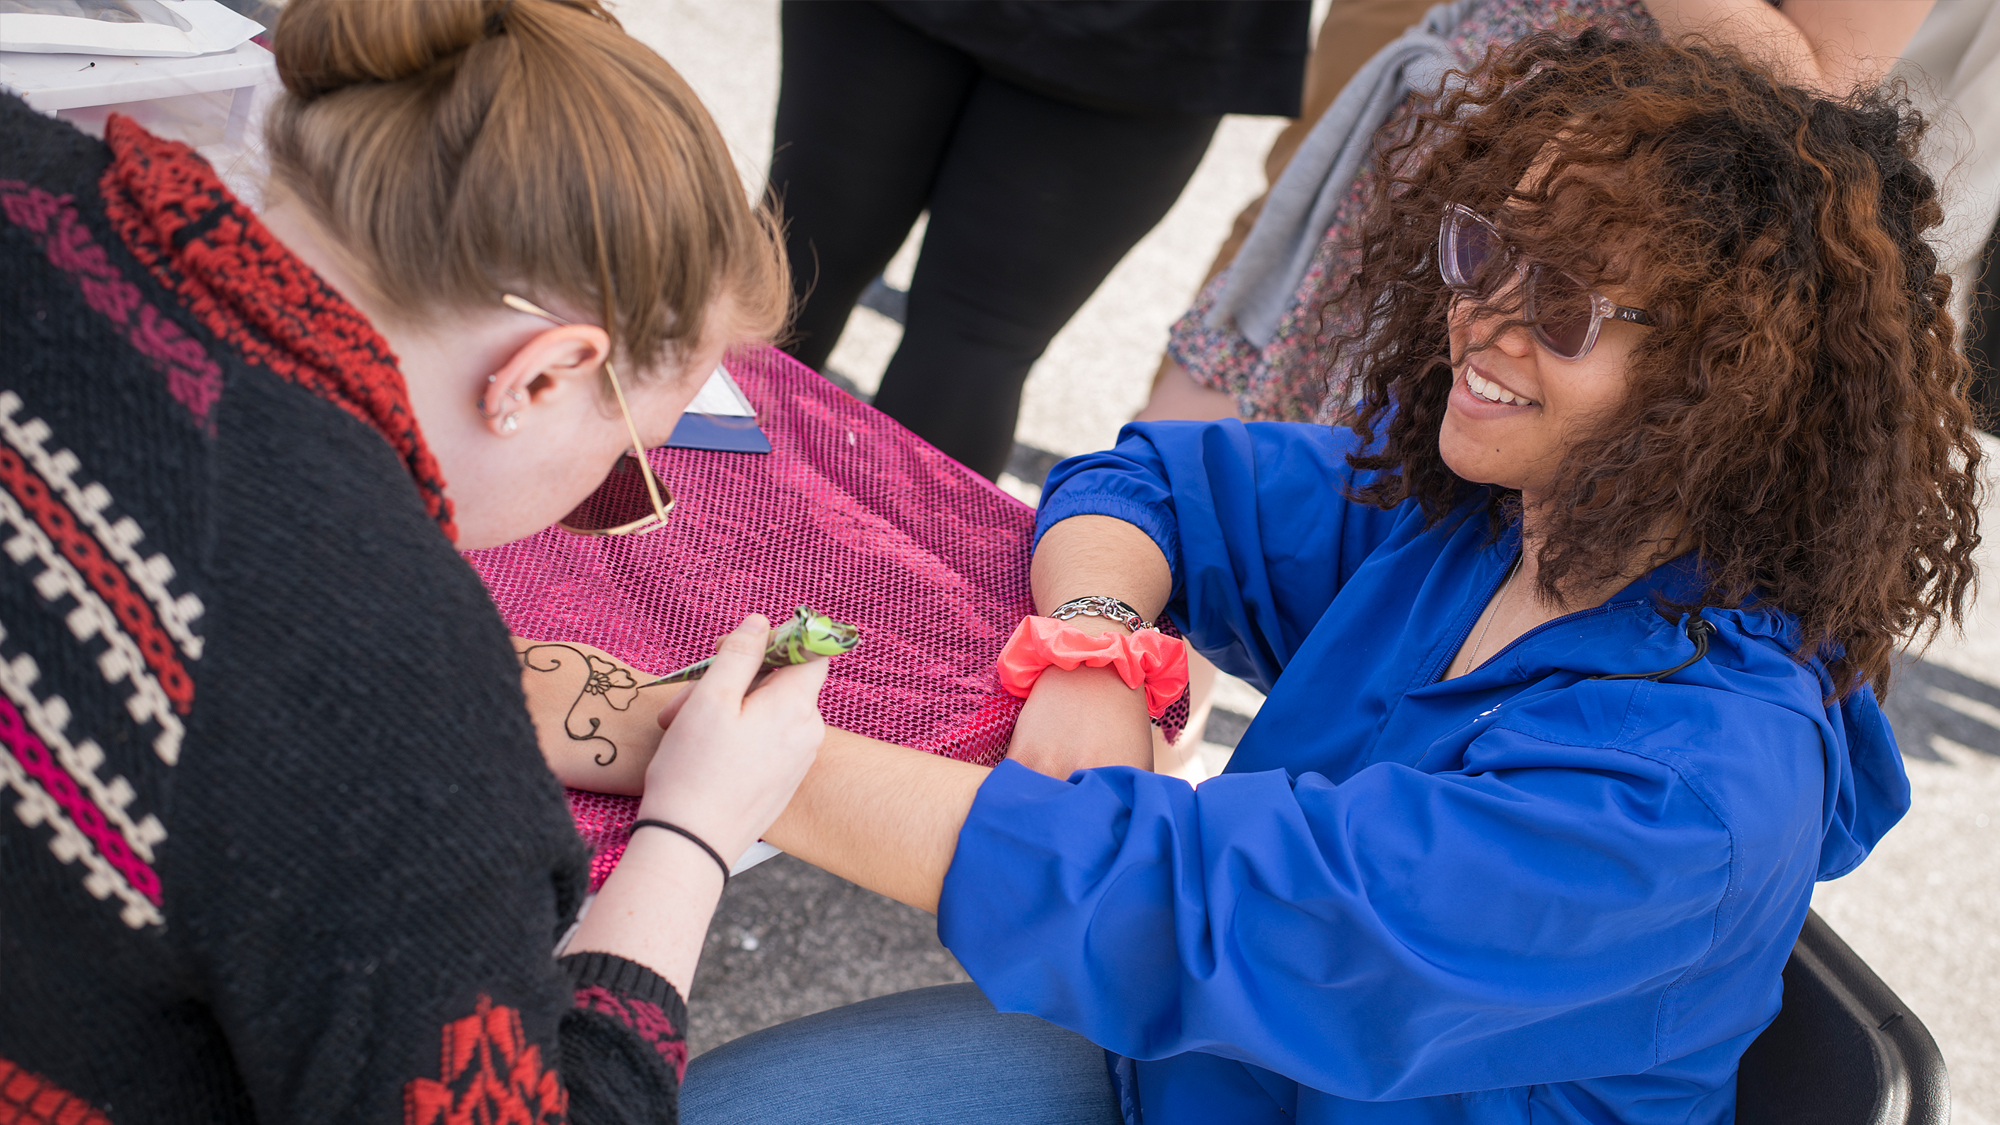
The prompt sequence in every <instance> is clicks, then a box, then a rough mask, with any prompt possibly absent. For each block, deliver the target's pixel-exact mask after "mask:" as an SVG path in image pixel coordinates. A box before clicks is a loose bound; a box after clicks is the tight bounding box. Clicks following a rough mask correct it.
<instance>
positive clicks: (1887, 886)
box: [620, 0, 2000, 1125]
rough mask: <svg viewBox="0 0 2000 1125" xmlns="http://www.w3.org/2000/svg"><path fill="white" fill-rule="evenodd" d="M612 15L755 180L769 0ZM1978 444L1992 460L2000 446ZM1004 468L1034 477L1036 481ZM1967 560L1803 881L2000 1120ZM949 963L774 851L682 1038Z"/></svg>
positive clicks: (1106, 315) (852, 344)
mask: <svg viewBox="0 0 2000 1125" xmlns="http://www.w3.org/2000/svg"><path fill="white" fill-rule="evenodd" d="M620 14H621V17H622V18H623V19H624V20H625V22H626V25H627V26H628V27H629V28H631V29H632V30H633V32H634V33H635V34H637V35H638V36H639V37H640V38H642V39H644V40H646V41H647V42H648V43H650V44H652V45H653V46H654V47H655V48H656V49H658V50H660V52H661V53H662V54H664V55H665V56H666V57H667V58H668V59H669V60H670V61H672V62H673V63H674V65H675V66H676V67H678V68H679V69H680V70H681V72H682V74H683V75H684V76H686V78H687V79H688V81H689V83H690V84H691V85H692V86H693V87H694V88H695V90H696V91H697V92H698V93H699V94H700V95H701V96H702V98H703V100H704V101H705V102H707V104H708V106H709V108H710V110H711V112H713V113H714V115H715V117H716V119H717V121H718V123H719V125H720V126H721V128H722V130H723V133H724V135H725V136H726V137H727V138H728V139H729V141H730V142H731V144H732V146H733V147H734V148H735V150H736V152H737V154H738V162H739V166H740V167H741V168H742V169H743V171H744V173H745V178H746V181H748V182H750V183H752V184H761V183H762V179H763V170H764V165H765V163H766V161H767V160H768V154H769V149H770V130H771V118H772V112H773V109H774V107H775V105H776V97H777V76H778V42H777V5H776V3H775V2H773V0H628V2H627V3H625V4H623V5H622V6H621V7H620ZM1279 126H1280V123H1279V122H1277V121H1275V120H1271V119H1250V118H1231V119H1229V120H1227V121H1226V122H1225V123H1224V125H1223V127H1222V129H1221V130H1220V131H1219V132H1218V134H1217V136H1216V140H1215V143H1214V145H1213V147H1212V148H1211V149H1210V152H1209V154H1208V157H1207V158H1206V159H1205V160H1204V161H1203V163H1202V165H1201V167H1200V169H1199V170H1198V171H1197V172H1196V174H1195V178H1194V180H1193V181H1192V182H1191V183H1190V184H1189V186H1188V189H1187V191H1186V193H1185V194H1184V195H1183V196H1182V198H1181V200H1180V202H1179V203H1178V204H1177V205H1176V206H1175V207H1174V209H1173V210H1172V211H1171V212H1170V213H1169V214H1168V216H1167V218H1166V219H1165V220H1164V221H1163V222H1162V223H1161V224H1160V226H1159V227H1158V228H1157V229H1156V230H1155V231H1154V232H1153V233H1152V234H1151V235H1150V236H1148V237H1147V239H1146V240H1145V241H1143V242H1142V243H1141V244H1140V245H1139V246H1138V247H1136V248H1135V249H1134V250H1133V251H1132V252H1131V253H1130V254H1129V255H1128V256H1127V257H1126V259H1125V261H1124V262H1123V263H1121V264H1120V265H1119V267H1118V268H1117V270H1116V271H1114V272H1113V274H1112V276H1111V277H1110V279H1109V280H1108V281H1107V282H1106V283H1105V285H1104V286H1103V288H1102V289H1101V290H1100V291H1099V292H1098V293H1097V295H1096V296H1094V297H1093V298H1092V299H1091V300H1090V302H1089V303H1088V304H1086V305H1085V307H1084V309H1083V311H1082V312H1081V313H1080V314H1079V315H1078V316H1077V318H1076V319H1075V320H1074V321H1073V322H1071V324H1070V325H1069V327H1068V328H1066V329H1065V330H1064V331H1063V333H1062V334H1061V335H1060V336H1058V337H1057V338H1056V341H1055V343H1054V345H1053V346H1052V347H1051V348H1050V349H1049V352H1048V354H1047V355H1046V356H1045V357H1044V358H1043V360H1042V361H1041V363H1040V364H1038V365H1037V366H1036V368H1035V370H1034V373H1033V375H1031V377H1030V378H1029V381H1028V387H1027V392H1026V399H1025V403H1024V407H1023V411H1022V418H1021V424H1020V428H1019V430H1018V437H1019V438H1020V440H1022V441H1023V442H1025V443H1027V444H1028V445H1030V446H1034V447H1036V448H1039V449H1043V450H1048V451H1052V452H1055V453H1059V454H1065V455H1067V454H1071V453H1079V452H1084V451H1087V450H1090V449H1097V448H1102V447H1104V446H1106V445H1108V444H1110V442H1111V440H1112V438H1113V436H1114V435H1115V434H1116V432H1117V429H1118V427H1119V425H1120V424H1122V423H1123V422H1124V420H1125V419H1127V418H1129V417H1130V416H1131V414H1132V413H1133V412H1134V411H1135V410H1136V409H1137V408H1138V406H1139V405H1140V403H1141V402H1142V401H1143V400H1144V398H1145V394H1146V390H1147V388H1148V385H1149V381H1150V379H1151V376H1152V372H1153V368H1154V365H1155V363H1156V362H1157V360H1158V357H1159V353H1160V348H1161V345H1162V343H1163V341H1164V339H1165V333H1166V327H1167V325H1168V324H1169V323H1171V322H1172V320H1173V318H1174V317H1176V316H1177V315H1178V314H1179V313H1180V312H1181V310H1182V309H1183V308H1184V307H1185V306H1186V304H1187V302H1188V300H1189V298H1190V297H1191V296H1192V294H1193V292H1194V289H1195V286H1196V285H1197V283H1198V282H1199V280H1200V277H1201V274H1202V271H1203V269H1204V268H1205V267H1206V265H1207V263H1208V261H1209V258H1210V256H1211V255H1212V253H1213V251H1214V248H1215V246H1216V245H1217V244H1219V242H1220V241H1221V239H1222V236H1223V234H1224V232H1225V231H1226V229H1227V227H1228V224H1229V221H1230V219H1231V218H1232V217H1233V216H1234V214H1235V212H1236V210H1237V209H1238V208H1239V207H1240V206H1241V205H1242V204H1243V203H1244V202H1246V201H1247V200H1248V199H1249V198H1251V197H1252V196H1254V195H1255V194H1256V193H1257V192H1259V191H1260V190H1261V189H1262V182H1261V161H1262V157H1263V151H1264V148H1265V146H1266V145H1268V143H1269V141H1270V138H1271V136H1272V135H1273V134H1274V133H1275V132H1276V131H1277V129H1278V128H1279ZM919 236H920V232H919ZM917 237H918V236H913V238H912V242H911V244H910V245H909V246H906V247H905V250H904V253H903V254H902V255H900V256H899V258H898V260H897V262H896V263H895V264H894V265H892V267H891V268H890V271H889V279H890V281H891V282H892V283H896V284H907V281H908V277H909V270H910V268H911V266H912V265H913V263H914V259H915V245H916V239H917ZM899 333H900V329H899V328H898V327H897V325H896V324H895V322H894V321H892V320H890V319H889V318H888V317H885V316H882V315H880V314H878V313H875V312H872V311H869V310H867V309H860V310H857V311H856V312H855V314H854V318H853V320H851V321H850V323H849V327H848V332H847V334H846V336H845V337H843V339H842V341H841V344H840V347H839V348H838V349H837V350H836V351H835V352H834V357H833V359H832V361H831V362H830V363H829V366H830V367H831V368H833V369H835V370H837V371H840V372H841V373H843V374H845V375H846V376H848V377H849V378H851V379H853V380H854V381H855V382H856V383H857V384H859V385H861V386H862V387H863V388H864V389H872V387H873V383H874V381H875V380H876V379H878V378H879V377H880V374H881V370H882V368H883V366H884V365H886V363H887V361H888V358H889V355H890V353H891V352H892V351H893V350H894V348H895V344H896V340H897V338H898V336H899ZM1989 449H1990V451H1991V452H1992V453H1993V454H1995V455H1996V458H2000V443H1993V444H1991V445H1989ZM1009 483H1010V486H1011V487H1013V488H1015V489H1016V491H1017V492H1018V493H1019V494H1021V495H1023V496H1024V497H1025V496H1032V495H1033V487H1032V482H1018V481H1015V482H1009ZM1986 513H1987V521H1986V525H1985V526H1986V528H1987V534H1988V538H1989V541H1992V540H1996V539H2000V497H1996V496H1995V495H1994V493H1993V492H1989V495H1988V501H1987V509H1986ZM1982 573H1984V574H1985V575H1986V576H1987V577H1988V583H1987V587H1988V588H1987V590H1986V591H1985V597H1984V598H1983V599H1982V600H1981V601H1980V603H1979V605H1978V608H1977V611H1976V613H1975V616H1974V619H1973V620H1972V621H1971V622H1970V623H1969V626H1968V629H1967V630H1966V633H1965V634H1964V635H1963V636H1952V637H1947V638H1945V639H1944V640H1942V641H1941V642H1940V643H1938V644H1937V645H1935V646H1933V648H1932V649H1931V650H1930V651H1929V652H1928V653H1927V654H1925V657H1924V659H1923V660H1921V661H1920V662H1918V663H1915V664H1913V665H1912V666H1911V667H1910V668H1909V669H1908V670H1907V672H1906V673H1905V675H1903V676H1902V677H1901V679H1900V680H1899V682H1898V687H1897V690H1896V691H1895V693H1894V694H1893V695H1892V697H1891V699H1890V700H1889V701H1888V704H1887V707H1888V710H1889V712H1890V715H1891V717H1892V720H1893V721H1894V722H1895V724H1896V728H1897V734H1898V738H1899V741H1900V742H1901V745H1902V746H1903V748H1904V753H1905V758H1906V761H1907V763H1908V767H1909V771H1910V776H1911V784H1912V788H1913V790H1914V794H1915V796H1914V800H1915V807H1914V808H1913V810H1912V812H1911V814H1910V816H1909V817H1908V819H1907V820H1906V821H1905V822H1904V823H1903V824H1902V825H1901V826H1899V827H1898V828H1897V829H1896V830H1895V831H1894V832H1892V833H1891V834H1890V835H1889V837H1888V838H1887V840H1885V841H1884V842H1883V844H1882V846H1881V847H1880V848H1878V849H1877V851H1876V854H1875V855H1874V856H1872V857H1871V858H1870V859H1869V860H1868V862H1867V863H1865V864H1863V865H1862V867H1861V868H1860V869H1859V870H1858V871H1857V872H1855V873H1854V874H1853V875H1850V876H1848V877H1846V878H1844V879H1841V880H1838V881H1835V882H1833V883H1828V884H1824V885H1822V886H1821V888H1820V890H1819V892H1818V894H1817V895H1816V896H1815V898H1814V905H1815V906H1816V907H1817V908H1818V910H1819V911H1820V912H1821V913H1822V914H1823V915H1824V916H1825V917H1826V919H1827V921H1828V922H1830V923H1831V924H1832V925H1833V927H1834V929H1835V930H1837V931H1838V932H1839V933H1840V934H1841V936H1842V937H1844V938H1845V939H1846V940H1847V941H1848V943H1849V944H1851V945H1852V946H1853V947H1854V948H1855V949H1856V950H1857V951H1858V952H1859V953H1860V954H1861V956H1862V957H1863V958H1864V959H1866V960H1867V961H1868V963H1869V964H1870V965H1871V966H1872V967H1873V968H1874V969H1875V971H1876V972H1877V973H1879V974H1880V975H1881V976H1882V977H1883V978H1884V979H1885V980H1886V981H1887V982H1888V983H1889V985H1890V986H1891V987H1893V988H1894V989H1895V990H1896V991H1897V992H1898V993H1899V994H1900V995H1901V996H1902V997H1903V999H1904V1000H1905V1001H1906V1002H1907V1003H1908V1004H1909V1005H1910V1007H1911V1008H1912V1009H1913V1010H1914V1011H1915V1012H1916V1013H1917V1014H1918V1016H1919V1017H1921V1018H1922V1019H1923V1021H1924V1022H1925V1024H1926V1025H1927V1026H1928V1027H1929V1028H1930V1029H1931V1032H1932V1033H1933V1034H1934V1035H1935V1036H1936V1037H1937V1039H1938V1041H1939V1043H1940V1045H1941V1047H1942V1048H1943V1051H1944V1054H1945V1057H1946V1060H1947V1063H1948V1065H1949V1066H1950V1068H1951V1077H1952V1084H1953V1090H1954V1108H1955V1114H1956V1116H1955V1120H1957V1121H1958V1122H1960V1123H1961V1125H2000V863H1996V862H1995V861H1996V856H2000V552H1996V550H1995V549H1994V548H1992V547H1990V546H1989V548H1988V550H1987V553H1986V556H1985V565H1984V566H1983V568H1982ZM1258 701H1259V697H1258V696H1257V695H1256V693H1255V692H1254V691H1251V690H1250V689H1248V688H1247V687H1243V686H1241V685H1226V686H1225V691H1224V694H1223V696H1222V698H1221V699H1220V701H1219V703H1220V705H1221V706H1222V707H1224V708H1226V709H1228V710H1230V711H1232V712H1235V713H1237V714H1239V715H1248V714H1253V713H1254V712H1255V710H1256V706H1257V703H1258ZM1223 725H1228V724H1226V723H1225V724H1223ZM1210 730H1211V733H1212V734H1220V731H1219V729H1218V727H1215V726H1211V728H1210ZM1225 741H1233V736H1230V737H1228V738H1225ZM1209 749H1210V756H1211V760H1219V759H1221V758H1222V757H1224V756H1226V753H1227V747H1226V746H1225V745H1219V744H1218V745H1215V746H1212V747H1210V748H1209ZM964 979H965V977H964V974H963V972H962V970H960V969H959V967H958V965H957V963H956V962H955V961H953V960H952V959H951V957H950V954H949V953H947V952H946V951H945V950H943V949H942V947H940V946H939V945H938V944H937V940H936V937H935V933H934V929H933V925H932V922H931V920H930V919H929V918H928V916H925V915H922V914H920V913H918V912H916V911H912V910H909V909H908V908H905V907H902V906H899V905H897V904H895V903H891V902H888V901H887V900H885V899H882V898H880V897H879V896H876V895H873V894H871V893H869V892H867V891H863V890H860V889H859V888H855V887H853V886H852V885H850V884H847V883H845V882H843V881H841V880H838V879H835V878H834V877H832V876H829V875H826V874H825V873H823V872H820V871H818V870H816V869H814V868H811V867H809V866H807V865H805V864H803V863H799V862H798V861H796V860H792V859H789V858H780V859H777V860H774V861H772V862H770V863H767V864H765V865H764V866H762V867H759V868H757V869H755V870H753V871H751V872H749V873H746V874H745V875H744V876H742V877H740V878H739V879H737V880H736V881H735V882H734V883H733V884H732V885H731V887H730V890H729V893H728V895H727V896H725V898H724V901H723V904H722V907H721V909H720V910H719V911H718V913H717V916H716V920H715V924H714V926H713V928H712V929H711V931H710V934H709V939H708V951H707V954H706V955H705V957H704V960H703V963H702V967H701V971H700V974H699V975H698V976H697V978H696V983H695V986H694V997H693V1004H692V1007H693V1011H694V1016H693V1033H692V1035H691V1047H692V1049H693V1050H694V1051H695V1052H696V1053H699V1052H700V1051H702V1050H706V1049H708V1048H709V1047H712V1046H715V1045H716V1044H718V1043H721V1042H725V1041H727V1040H728V1039H729V1038H732V1037H734V1036H736V1035H739V1034H742V1033H744V1032H747V1031H750V1030H754V1029H756V1028H758V1027H762V1026H767V1025H769V1024H771V1023H775V1022H778V1021H779V1020H782V1019H786V1018H791V1017H794V1016H798V1015H805V1014H808V1013H810V1012H813V1011H818V1010H821V1009H823V1008H826V1007H831V1006H833V1005H835V1004H839V1003H845V1002H848V1001H852V1000H857V999H862V998H865V997H868V996H873V995H880V994H882V993H885V992H889V991H894V990H897V989H901V988H908V987H914V986H918V985H922V984H931V983H945V982H949V981H958V980H964Z"/></svg>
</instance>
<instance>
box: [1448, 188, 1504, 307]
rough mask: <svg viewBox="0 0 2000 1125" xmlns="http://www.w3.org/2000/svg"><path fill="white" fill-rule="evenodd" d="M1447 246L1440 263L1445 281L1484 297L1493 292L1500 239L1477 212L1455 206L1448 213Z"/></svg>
mask: <svg viewBox="0 0 2000 1125" xmlns="http://www.w3.org/2000/svg"><path fill="white" fill-rule="evenodd" d="M1443 242H1444V245H1443V246H1442V247H1440V249H1441V251H1442V254H1441V257H1440V262H1439V264H1440V265H1441V266H1442V268H1443V272H1444V279H1445V282H1446V283H1447V284H1449V285H1451V286H1453V287H1454V288H1458V289H1463V290H1467V291H1469V292H1472V293H1474V294H1478V295H1480V296H1484V295H1486V294H1489V293H1491V292H1492V291H1493V287H1494V282H1495V281H1496V280H1497V278H1496V277H1495V274H1496V273H1497V271H1496V269H1495V268H1494V267H1495V264H1496V262H1497V261H1498V260H1499V258H1500V256H1501V255H1500V253H1499V250H1500V239H1499V236H1498V235H1497V234H1496V233H1495V232H1494V230H1493V228H1492V227H1490V226H1487V225H1486V223H1484V222H1483V221H1481V220H1480V218H1479V217H1478V216H1477V215H1474V214H1473V213H1472V212H1470V211H1467V210H1465V209H1464V208H1462V207H1454V208H1452V209H1451V211H1450V212H1448V213H1447V214H1446V216H1445V229H1444V239H1443Z"/></svg>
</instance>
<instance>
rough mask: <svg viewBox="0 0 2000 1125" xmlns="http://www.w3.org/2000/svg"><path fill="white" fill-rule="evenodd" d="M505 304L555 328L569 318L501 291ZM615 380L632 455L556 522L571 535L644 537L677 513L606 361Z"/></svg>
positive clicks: (613, 376)
mask: <svg viewBox="0 0 2000 1125" xmlns="http://www.w3.org/2000/svg"><path fill="white" fill-rule="evenodd" d="M500 300H501V303H503V304H505V305H506V306H507V307H508V308H510V309H513V310H514V311H515V312H524V313H527V314H528V315H530V316H538V317H541V318H542V319H543V320H546V321H549V322H550V323H553V324H568V323H570V322H569V321H567V320H564V319H563V318H562V317H559V316H557V315H556V314H554V313H552V312H550V311H549V310H547V309H545V308H543V307H541V306H540V305H537V304H535V303H534V302H533V301H530V300H527V299H526V298H522V297H516V296H515V295H513V294H512V293H503V294H501V296H500ZM604 373H605V374H606V375H607V376H609V377H610V378H611V393H612V394H613V395H616V396H617V398H618V412H619V413H620V414H622V415H624V416H625V432H626V433H628V434H630V435H631V438H632V452H630V453H627V454H625V455H624V456H622V457H620V458H618V464H617V466H616V467H615V468H613V469H612V470H611V475H610V476H608V477H606V478H604V483H603V484H600V485H598V486H597V491H595V492H592V493H591V494H590V495H589V496H587V497H585V498H584V500H583V503H581V504H578V505H577V506H576V510H575V511H573V512H571V513H570V514H569V515H566V516H564V517H563V518H562V519H560V520H558V521H556V526H557V527H560V528H562V529H563V530H564V531H567V532H569V533H570V534H572V535H644V534H645V533H647V532H649V531H658V530H659V529H660V528H662V527H664V526H666V523H667V513H668V512H671V511H673V510H674V494H673V493H672V492H670V491H668V489H667V486H666V484H665V483H664V482H662V481H661V480H660V478H659V477H658V475H656V474H655V473H654V472H653V466H652V464H651V463H650V462H648V461H647V460H646V446H645V444H644V443H643V442H641V441H640V440H639V427H638V425H637V424H636V423H634V422H633V421H632V408H631V407H630V406H627V405H626V403H625V388H624V387H623V386H621V385H619V382H618V372H617V371H615V370H613V369H612V367H611V362H610V361H609V360H606V361H605V363H604Z"/></svg>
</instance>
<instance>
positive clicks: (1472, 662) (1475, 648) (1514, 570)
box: [1465, 555, 1521, 672]
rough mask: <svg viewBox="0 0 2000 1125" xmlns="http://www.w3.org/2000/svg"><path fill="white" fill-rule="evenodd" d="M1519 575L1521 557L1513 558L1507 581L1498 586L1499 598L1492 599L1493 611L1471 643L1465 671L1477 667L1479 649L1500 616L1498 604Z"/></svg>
mask: <svg viewBox="0 0 2000 1125" xmlns="http://www.w3.org/2000/svg"><path fill="white" fill-rule="evenodd" d="M1519 573H1521V556H1519V555H1516V556H1514V565H1513V566H1510V567H1508V568H1507V581H1505V582H1503V583H1501V584H1500V596H1499V597H1497V598H1495V599H1493V611H1492V612H1491V613H1489V614H1488V615H1487V617H1486V628H1484V629H1481V630H1480V631H1479V639H1478V640H1476V641H1473V642H1472V655H1470V656H1467V657H1466V658H1465V670H1466V671H1468V672H1470V671H1472V670H1473V669H1474V668H1477V667H1479V649H1480V646H1482V645H1484V644H1485V643H1486V634H1487V633H1490V632H1492V631H1493V619H1494V618H1495V617H1498V616H1500V603H1501V602H1504V601H1506V600H1507V591H1509V590H1511V589H1513V588H1514V576H1515V575H1516V574H1519Z"/></svg>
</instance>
